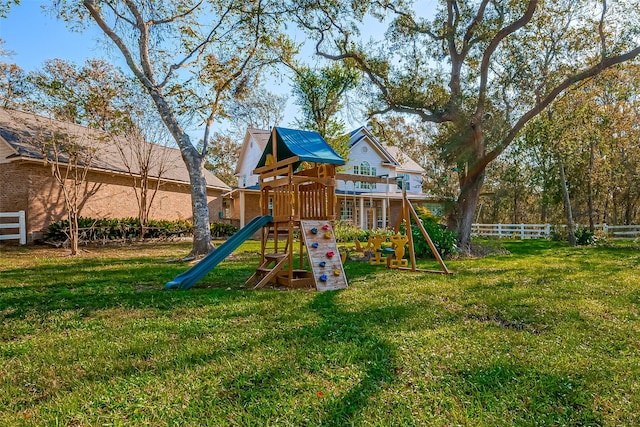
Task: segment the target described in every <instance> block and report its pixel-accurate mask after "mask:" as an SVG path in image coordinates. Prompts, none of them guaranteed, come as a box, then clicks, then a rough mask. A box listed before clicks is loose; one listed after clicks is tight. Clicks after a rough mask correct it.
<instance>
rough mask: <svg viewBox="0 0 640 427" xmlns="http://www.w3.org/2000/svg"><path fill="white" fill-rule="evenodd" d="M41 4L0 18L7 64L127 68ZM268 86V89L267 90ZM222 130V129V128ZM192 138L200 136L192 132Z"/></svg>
mask: <svg viewBox="0 0 640 427" xmlns="http://www.w3.org/2000/svg"><path fill="white" fill-rule="evenodd" d="M49 3H50V2H48V1H42V0H22V2H21V4H20V5H19V6H12V8H11V11H10V12H9V15H8V16H7V18H0V38H2V39H3V40H4V46H3V47H4V49H5V50H7V51H10V52H12V53H13V56H12V57H10V58H9V59H7V58H3V60H5V61H8V62H14V63H16V64H18V65H19V66H20V67H21V68H22V69H23V70H25V71H26V72H29V71H32V70H35V69H37V68H40V67H41V66H42V65H43V63H44V62H45V61H46V60H48V59H53V58H60V59H65V60H69V61H72V62H75V63H76V64H78V65H81V64H83V63H84V62H85V60H87V59H89V58H102V59H105V60H107V61H108V62H110V63H112V64H114V65H116V66H119V67H120V68H122V69H123V70H128V67H127V65H126V63H125V61H124V59H122V57H121V55H120V54H119V52H116V51H115V49H113V50H112V51H111V52H110V53H108V52H106V51H105V48H104V42H102V43H101V42H100V40H105V37H104V35H103V34H102V32H101V31H100V29H99V28H97V26H89V28H87V29H85V30H84V31H83V32H82V33H79V32H73V31H71V30H70V29H69V28H67V26H66V25H65V23H64V21H62V20H58V19H56V17H55V16H51V15H50V14H49V13H46V12H44V11H43V9H42V6H43V5H46V4H49ZM270 86H271V87H270ZM283 87H284V88H285V90H286V94H288V95H290V87H289V86H288V85H286V84H285V85H283V83H282V79H280V81H279V82H272V83H267V89H269V90H271V91H274V92H278V93H280V94H282V92H283ZM297 115H298V107H297V106H296V105H295V104H294V100H293V98H292V97H291V96H290V99H289V101H288V103H287V107H286V110H285V117H284V120H283V123H281V124H280V125H282V126H290V127H292V126H294V121H295V118H296V116H297ZM225 126H226V125H225ZM189 133H193V136H195V137H197V138H201V137H202V134H201V133H199V131H197V130H195V129H194V130H193V132H191V131H190V132H189Z"/></svg>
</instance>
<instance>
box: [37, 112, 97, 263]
mask: <svg viewBox="0 0 640 427" xmlns="http://www.w3.org/2000/svg"><path fill="white" fill-rule="evenodd" d="M36 121H37V122H38V127H37V129H38V131H37V132H38V134H37V136H36V141H35V142H36V144H38V145H40V148H41V150H42V158H43V160H44V164H45V166H49V167H50V169H51V175H52V176H53V178H54V179H55V181H56V182H57V183H58V187H59V188H60V191H61V193H62V195H63V198H64V206H65V212H66V217H67V222H68V228H67V230H66V233H67V237H68V238H69V243H70V249H71V255H77V253H78V242H79V224H78V219H79V218H80V212H81V210H82V207H83V206H84V204H85V203H86V201H87V200H88V199H89V198H90V197H91V196H92V195H93V194H95V192H96V191H97V190H98V188H99V184H96V183H94V184H89V182H88V180H87V174H88V173H89V171H90V170H91V167H92V164H93V161H94V158H95V156H96V153H98V151H99V150H100V149H101V145H103V144H104V143H106V141H107V137H106V135H105V134H102V133H98V132H94V131H91V130H89V129H86V128H84V129H83V130H82V131H80V132H78V131H72V130H71V129H69V126H67V124H66V123H64V122H59V121H57V120H54V119H39V118H37V116H36Z"/></svg>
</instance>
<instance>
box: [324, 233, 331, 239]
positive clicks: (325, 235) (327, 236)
mask: <svg viewBox="0 0 640 427" xmlns="http://www.w3.org/2000/svg"><path fill="white" fill-rule="evenodd" d="M324 238H325V239H330V238H331V232H330V231H327V232H326V233H324Z"/></svg>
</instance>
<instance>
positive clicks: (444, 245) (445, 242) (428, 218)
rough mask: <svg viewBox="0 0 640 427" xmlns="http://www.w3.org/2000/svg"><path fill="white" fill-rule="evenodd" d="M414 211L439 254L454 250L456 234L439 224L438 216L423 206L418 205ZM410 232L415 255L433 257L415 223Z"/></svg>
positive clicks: (446, 253) (444, 254)
mask: <svg viewBox="0 0 640 427" xmlns="http://www.w3.org/2000/svg"><path fill="white" fill-rule="evenodd" d="M416 213H417V214H418V217H419V218H420V220H421V222H422V225H423V227H424V229H425V230H426V231H427V233H428V234H429V237H430V238H431V241H432V242H433V245H434V246H435V247H436V249H437V251H438V253H439V254H440V255H441V256H446V255H448V254H451V253H454V252H455V243H456V234H455V233H454V232H452V231H450V230H447V228H446V227H445V226H444V225H442V224H440V218H439V217H438V216H436V215H434V214H433V213H431V211H430V210H429V209H427V208H425V207H421V206H419V207H418V208H417V209H416ZM411 232H412V233H411V234H412V235H413V246H414V248H415V252H416V256H428V257H433V254H432V252H431V248H430V247H429V244H428V243H427V239H425V237H424V236H423V235H422V232H421V231H420V228H418V226H417V225H414V226H412V227H411Z"/></svg>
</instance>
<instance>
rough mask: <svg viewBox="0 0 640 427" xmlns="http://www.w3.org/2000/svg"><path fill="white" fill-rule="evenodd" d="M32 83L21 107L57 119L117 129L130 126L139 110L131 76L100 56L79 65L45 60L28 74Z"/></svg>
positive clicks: (101, 128) (116, 131)
mask: <svg viewBox="0 0 640 427" xmlns="http://www.w3.org/2000/svg"><path fill="white" fill-rule="evenodd" d="M28 81H29V84H30V87H31V91H30V92H31V93H30V96H29V102H28V103H25V105H24V107H25V108H27V109H29V110H31V111H34V112H36V113H39V114H44V115H47V116H50V117H53V118H56V119H58V120H63V121H68V122H73V123H79V124H82V125H85V126H88V127H91V128H95V129H100V130H102V131H105V132H110V133H119V132H123V131H127V130H129V129H130V128H131V126H132V113H133V112H134V111H136V110H139V108H138V107H137V102H136V100H135V94H136V88H135V87H134V85H133V84H132V83H133V82H132V81H131V79H130V78H128V77H126V76H124V74H123V73H122V72H121V71H120V70H118V69H117V68H115V67H114V66H112V65H111V64H109V63H108V62H106V61H104V60H101V59H89V60H87V61H86V62H85V63H84V64H83V65H82V66H81V67H79V66H77V65H75V64H74V63H72V62H69V61H65V60H62V59H52V60H49V61H46V62H45V63H44V65H43V66H42V68H40V69H38V70H35V71H33V72H31V73H29V75H28Z"/></svg>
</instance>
